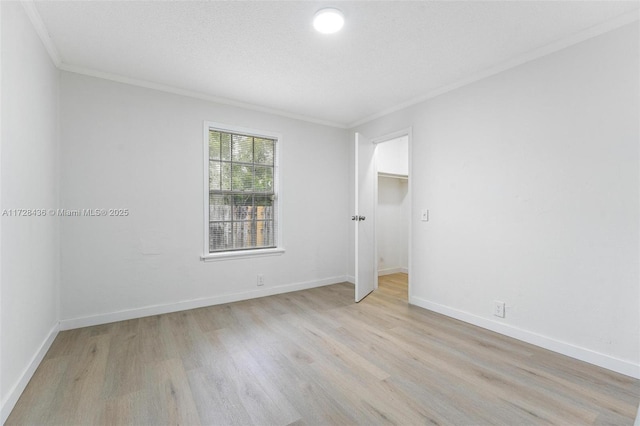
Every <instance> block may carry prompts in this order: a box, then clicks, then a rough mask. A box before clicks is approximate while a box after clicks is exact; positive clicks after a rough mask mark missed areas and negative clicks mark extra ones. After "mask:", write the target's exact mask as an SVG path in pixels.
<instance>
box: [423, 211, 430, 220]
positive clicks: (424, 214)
mask: <svg viewBox="0 0 640 426" xmlns="http://www.w3.org/2000/svg"><path fill="white" fill-rule="evenodd" d="M422 221H423V222H429V210H422Z"/></svg>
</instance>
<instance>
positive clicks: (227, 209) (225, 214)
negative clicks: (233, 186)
mask: <svg viewBox="0 0 640 426" xmlns="http://www.w3.org/2000/svg"><path fill="white" fill-rule="evenodd" d="M216 220H231V196H230V195H221V194H211V195H209V221H211V222H213V221H216Z"/></svg>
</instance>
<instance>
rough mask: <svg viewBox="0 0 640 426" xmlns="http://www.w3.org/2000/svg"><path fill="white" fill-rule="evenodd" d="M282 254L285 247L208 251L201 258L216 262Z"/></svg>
mask: <svg viewBox="0 0 640 426" xmlns="http://www.w3.org/2000/svg"><path fill="white" fill-rule="evenodd" d="M282 254H284V248H281V247H277V248H271V249H261V250H242V251H228V252H224V253H208V254H205V255H202V256H200V259H201V260H202V261H204V262H214V261H216V260H230V259H243V258H247V257H265V256H280V255H282Z"/></svg>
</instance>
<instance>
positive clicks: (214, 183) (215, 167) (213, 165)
mask: <svg viewBox="0 0 640 426" xmlns="http://www.w3.org/2000/svg"><path fill="white" fill-rule="evenodd" d="M209 189H212V190H219V189H220V162H218V161H209Z"/></svg>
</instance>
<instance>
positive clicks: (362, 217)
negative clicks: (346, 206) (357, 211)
mask: <svg viewBox="0 0 640 426" xmlns="http://www.w3.org/2000/svg"><path fill="white" fill-rule="evenodd" d="M365 219H366V217H364V216H358V220H365Z"/></svg>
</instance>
